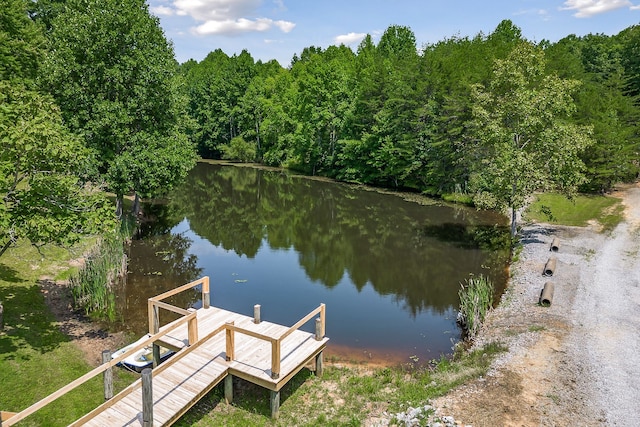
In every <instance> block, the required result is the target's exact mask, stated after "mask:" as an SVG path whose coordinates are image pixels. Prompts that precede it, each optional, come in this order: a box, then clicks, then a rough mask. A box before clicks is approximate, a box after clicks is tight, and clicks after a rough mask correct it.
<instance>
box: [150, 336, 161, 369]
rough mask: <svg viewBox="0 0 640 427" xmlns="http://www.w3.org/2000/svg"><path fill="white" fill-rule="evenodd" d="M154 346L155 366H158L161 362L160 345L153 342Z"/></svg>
mask: <svg viewBox="0 0 640 427" xmlns="http://www.w3.org/2000/svg"><path fill="white" fill-rule="evenodd" d="M151 348H152V352H153V353H152V356H153V367H154V368H157V367H158V365H159V364H160V345H158V343H155V342H154V343H153V345H152V346H151Z"/></svg>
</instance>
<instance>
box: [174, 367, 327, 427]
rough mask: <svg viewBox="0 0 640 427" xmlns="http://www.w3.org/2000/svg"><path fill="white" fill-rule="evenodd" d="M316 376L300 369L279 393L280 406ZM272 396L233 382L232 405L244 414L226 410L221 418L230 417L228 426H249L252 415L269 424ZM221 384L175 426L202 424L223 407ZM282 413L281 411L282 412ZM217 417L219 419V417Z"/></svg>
mask: <svg viewBox="0 0 640 427" xmlns="http://www.w3.org/2000/svg"><path fill="white" fill-rule="evenodd" d="M314 375H315V374H314V373H313V372H312V371H311V370H309V369H307V368H303V369H302V370H301V371H300V372H298V373H297V374H296V375H295V376H294V377H293V378H291V380H290V381H289V382H288V383H287V384H286V385H285V386H284V387H283V388H282V389H281V390H280V406H282V405H283V404H284V403H285V402H286V401H287V399H288V398H289V397H291V396H292V395H293V394H295V393H296V391H297V390H298V389H299V388H300V387H301V386H302V385H303V384H304V383H305V381H307V380H309V379H310V378H311V377H313V376H314ZM270 398H271V392H270V391H269V390H268V389H266V388H264V387H261V386H259V385H256V384H253V383H251V382H249V381H245V380H243V379H241V378H238V377H234V378H233V403H232V406H233V407H235V408H237V410H239V411H242V412H243V414H237V416H234V415H232V414H230V413H229V410H228V409H227V410H225V409H223V410H222V412H221V413H220V414H223V413H224V414H225V415H224V417H230V418H231V419H232V420H234V422H233V423H232V422H230V424H233V425H240V424H241V423H242V422H249V418H250V417H251V414H253V415H254V416H255V415H260V416H262V417H264V423H265V424H270V423H271V420H272V419H271V401H270ZM222 402H224V381H223V382H221V383H220V384H219V385H217V386H216V387H214V388H213V390H211V391H210V392H209V394H207V395H206V396H205V397H203V398H202V399H201V400H200V402H198V403H197V404H196V405H195V406H194V407H193V408H191V409H190V410H189V411H188V412H187V413H186V414H185V415H184V416H183V417H182V418H181V419H180V420H179V421H178V422H177V423H176V425H177V426H185V427H186V426H190V425H193V424H195V423H196V422H198V421H202V420H203V419H205V418H206V417H207V415H208V414H210V413H211V412H212V411H213V410H214V409H216V408H217V407H218V406H219V405H220V404H222V405H224V403H222ZM281 411H282V409H281ZM220 414H219V416H221V415H220Z"/></svg>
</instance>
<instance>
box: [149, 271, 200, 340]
mask: <svg viewBox="0 0 640 427" xmlns="http://www.w3.org/2000/svg"><path fill="white" fill-rule="evenodd" d="M198 285H202V307H203V308H209V307H210V294H209V276H204V277H202V278H200V279H198V280H194V281H193V282H190V283H187V284H186V285H182V286H179V287H177V288H175V289H171V290H170V291H167V292H165V293H163V294H160V295H156V296H155V297H151V298H149V299H148V300H147V304H148V315H149V333H150V334H151V335H154V334H157V333H158V332H159V331H160V309H161V308H163V309H165V310H168V311H172V312H174V313H177V314H180V315H182V316H185V317H187V316H190V315H191V314H194V315H193V316H192V317H190V320H189V323H188V328H189V335H188V339H189V345H192V344H195V343H196V342H197V341H198V320H197V318H196V316H195V309H192V308H190V309H186V310H185V309H184V308H179V307H176V306H174V305H171V304H167V303H166V302H163V301H162V300H164V299H167V298H169V297H171V296H174V295H176V294H179V293H180V292H184V291H188V290H189V289H192V288H195V287H196V286H198ZM183 318H184V317H183Z"/></svg>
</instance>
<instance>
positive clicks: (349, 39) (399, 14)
mask: <svg viewBox="0 0 640 427" xmlns="http://www.w3.org/2000/svg"><path fill="white" fill-rule="evenodd" d="M149 8H150V11H151V12H152V13H153V14H154V15H156V16H158V17H159V18H160V24H161V25H162V28H163V29H164V31H165V35H166V36H167V38H168V39H170V40H172V41H173V44H174V49H175V53H176V57H177V59H178V61H179V62H184V61H186V60H188V59H190V58H193V59H195V60H197V61H201V60H202V59H204V57H205V56H207V54H208V53H209V52H211V51H213V50H215V49H218V48H219V49H222V50H223V51H224V52H225V53H227V54H228V55H233V54H238V53H240V52H241V51H242V49H246V50H247V51H248V52H249V53H251V55H252V56H253V58H254V59H255V60H258V59H260V60H262V61H265V62H266V61H269V60H271V59H276V60H278V62H280V64H281V65H283V66H288V65H289V63H290V62H291V58H292V57H293V55H294V54H296V53H300V52H301V51H302V49H304V48H305V47H308V46H319V47H322V48H326V47H328V46H330V45H339V44H345V45H348V46H351V47H352V48H353V49H354V50H355V49H356V48H357V46H358V43H359V42H360V40H362V38H363V37H364V35H365V34H371V35H372V36H373V37H374V40H375V41H377V40H378V38H379V37H380V35H381V34H382V33H383V32H384V30H385V29H386V28H387V27H389V26H390V25H403V26H408V27H410V28H411V29H412V30H413V32H414V33H415V35H416V40H417V42H418V47H420V46H422V45H424V44H428V43H436V42H438V41H441V40H444V39H446V38H450V37H453V36H462V37H465V36H469V37H473V36H475V35H476V34H478V33H480V32H482V33H484V34H488V33H490V32H492V31H493V30H494V29H495V28H496V26H497V25H498V24H499V23H500V21H502V20H503V19H510V20H511V21H512V22H513V23H514V24H515V25H517V26H518V27H520V29H521V30H522V34H523V36H524V37H525V38H527V39H529V40H532V41H540V40H543V39H547V40H550V41H557V40H559V39H561V38H563V37H565V36H567V35H569V34H576V35H578V36H582V35H586V34H589V33H604V34H607V35H612V34H617V33H618V32H620V31H621V30H623V29H625V28H627V27H629V26H631V25H635V24H640V0H555V1H554V0H484V1H483V0H367V1H365V0H149Z"/></svg>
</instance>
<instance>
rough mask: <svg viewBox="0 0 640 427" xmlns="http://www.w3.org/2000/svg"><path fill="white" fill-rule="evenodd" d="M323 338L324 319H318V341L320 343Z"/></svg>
mask: <svg viewBox="0 0 640 427" xmlns="http://www.w3.org/2000/svg"><path fill="white" fill-rule="evenodd" d="M322 338H324V337H323V336H322V319H320V318H319V317H316V341H320V340H321V339H322Z"/></svg>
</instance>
